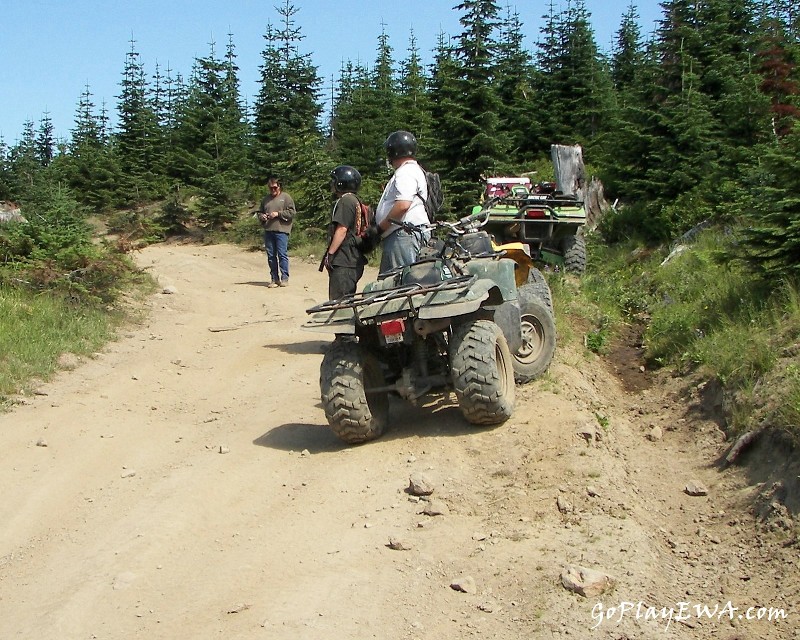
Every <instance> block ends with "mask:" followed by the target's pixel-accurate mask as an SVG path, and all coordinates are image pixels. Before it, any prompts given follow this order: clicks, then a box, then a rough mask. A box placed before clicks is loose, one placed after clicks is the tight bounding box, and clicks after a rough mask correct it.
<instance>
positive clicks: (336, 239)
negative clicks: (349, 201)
mask: <svg viewBox="0 0 800 640" xmlns="http://www.w3.org/2000/svg"><path fill="white" fill-rule="evenodd" d="M346 237H347V227H343V226H342V225H340V224H337V225H336V231H334V232H333V237H332V238H331V243H330V245H329V246H328V253H329V254H331V255H333V254H334V253H336V252H337V251H338V250H339V247H341V246H342V243H343V242H344V239H345V238H346Z"/></svg>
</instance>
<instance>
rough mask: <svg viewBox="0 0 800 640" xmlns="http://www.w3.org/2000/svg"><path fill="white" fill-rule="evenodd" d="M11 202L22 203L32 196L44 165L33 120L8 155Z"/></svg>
mask: <svg viewBox="0 0 800 640" xmlns="http://www.w3.org/2000/svg"><path fill="white" fill-rule="evenodd" d="M8 159H9V182H10V191H11V198H10V199H11V200H14V201H22V200H25V199H26V198H27V197H29V196H30V194H31V192H32V190H33V189H34V186H35V184H36V179H37V178H38V175H39V172H40V171H41V169H42V164H41V162H40V160H39V157H38V154H37V152H36V133H35V131H34V127H33V121H32V120H26V121H25V123H24V124H23V126H22V138H21V139H20V140H19V142H17V144H15V145H14V146H13V147H11V149H10V150H9V153H8Z"/></svg>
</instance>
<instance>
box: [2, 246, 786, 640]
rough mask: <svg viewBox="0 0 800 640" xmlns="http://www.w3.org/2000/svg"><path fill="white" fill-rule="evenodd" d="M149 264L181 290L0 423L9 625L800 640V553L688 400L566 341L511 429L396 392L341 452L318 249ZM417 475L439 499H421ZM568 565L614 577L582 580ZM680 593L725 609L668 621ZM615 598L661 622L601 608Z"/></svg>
mask: <svg viewBox="0 0 800 640" xmlns="http://www.w3.org/2000/svg"><path fill="white" fill-rule="evenodd" d="M137 260H138V262H139V263H140V265H141V266H142V267H144V268H146V269H148V270H150V271H151V272H152V273H153V275H155V276H156V277H157V278H158V280H159V282H160V284H161V287H171V288H172V289H171V290H174V293H170V294H166V293H159V294H157V295H155V296H154V297H153V299H152V309H151V313H150V314H149V316H148V318H147V319H146V321H144V322H143V324H142V325H141V326H137V327H133V328H131V329H129V330H128V331H126V332H124V334H123V335H122V336H121V338H120V340H119V341H117V342H115V343H113V344H111V345H109V346H108V348H107V349H105V350H104V351H103V352H102V353H98V354H97V355H96V357H95V358H93V359H90V360H87V361H86V362H84V363H81V365H80V366H79V367H78V368H77V369H75V370H74V371H71V372H65V373H63V374H61V375H60V376H59V377H58V378H57V379H56V380H55V381H53V382H52V383H49V384H47V385H44V386H43V387H42V388H41V390H40V393H41V394H44V395H37V396H35V397H33V398H29V399H27V400H26V402H25V403H24V404H22V405H21V406H18V407H16V408H15V409H14V410H13V411H12V412H10V413H8V414H5V415H3V416H0V442H1V443H2V447H0V487H1V488H2V495H3V500H2V501H0V638H9V639H10V638H26V639H27V638H31V639H37V640H38V639H49V638H53V639H55V638H58V639H61V638H68V639H73V638H74V639H82V638H87V639H88V638H120V639H122V638H126V639H127V638H164V639H175V638H192V639H198V638H270V640H272V639H276V638H277V639H283V638H286V639H289V638H348V639H350V638H354V639H355V638H358V639H360V638H381V639H384V638H463V637H480V638H503V639H515V638H552V637H563V636H570V637H575V638H584V637H599V638H615V639H620V638H631V639H633V638H637V639H638V638H672V637H675V638H681V637H686V638H695V637H696V638H712V637H714V638H719V637H722V638H733V637H737V638H765V639H766V638H796V637H800V635H798V634H797V632H796V630H795V629H796V628H797V627H798V626H800V617H798V616H800V606H798V591H799V590H798V582H799V581H798V578H797V575H798V574H800V571H798V570H799V569H800V559H799V558H798V553H797V547H795V546H792V545H791V544H781V541H782V540H784V541H786V540H789V541H791V538H790V537H789V534H788V533H786V532H785V531H784V533H783V537H781V535H779V534H781V531H778V533H777V534H776V533H768V532H766V531H765V528H764V527H763V526H761V525H759V524H758V523H757V522H756V520H755V518H754V516H753V515H752V514H751V513H750V512H749V511H748V508H749V505H750V504H751V502H752V492H753V491H754V489H751V488H748V486H747V484H746V483H745V478H744V477H743V475H742V474H741V473H740V472H738V471H728V472H725V473H720V472H719V471H718V470H717V469H716V468H715V466H714V462H715V460H716V459H717V456H718V455H719V454H720V451H721V450H722V443H721V439H720V432H719V431H718V430H717V427H716V425H714V424H713V423H711V422H708V421H704V420H702V419H700V418H697V417H696V415H695V413H693V411H692V403H693V402H694V400H693V399H692V398H680V397H677V396H675V395H674V394H671V393H670V392H668V391H667V390H666V389H667V388H668V387H669V385H664V386H662V385H655V386H653V387H651V388H650V389H649V390H645V391H641V392H637V393H626V392H625V391H624V390H623V389H622V387H621V386H620V385H619V384H618V382H617V381H616V379H615V378H614V377H613V375H612V374H610V373H609V372H608V370H607V369H606V368H605V367H604V365H603V364H602V362H601V361H599V360H597V359H596V358H595V357H594V356H587V355H586V354H583V353H579V352H577V351H570V350H568V349H564V348H561V349H559V351H558V354H557V361H556V362H555V363H554V365H553V366H552V367H551V371H550V372H549V373H548V375H546V376H545V378H544V379H542V380H541V381H537V382H536V383H534V384H531V385H528V386H526V387H524V388H521V389H518V403H517V410H516V413H515V415H514V417H513V418H512V420H510V421H509V422H508V423H506V424H505V425H502V426H500V427H498V428H495V429H488V430H484V429H477V430H476V429H474V428H471V427H469V426H468V425H467V424H465V423H464V421H463V420H462V418H461V416H460V413H459V411H458V409H457V407H456V405H455V403H454V400H453V398H452V397H449V396H445V397H437V398H432V399H431V400H430V401H429V402H428V405H427V406H425V407H420V408H414V407H410V406H409V405H407V404H403V403H400V402H397V403H394V404H393V405H392V409H391V422H392V427H391V429H390V431H389V432H388V433H387V434H386V435H385V436H384V437H383V438H381V439H380V440H378V441H375V442H372V443H369V444H367V445H364V446H360V447H346V446H344V445H342V444H341V443H340V442H339V441H338V440H336V438H334V437H333V436H332V434H331V433H330V432H329V431H328V429H327V426H326V423H325V418H324V415H323V412H322V409H321V407H320V405H319V388H318V372H319V364H320V361H321V349H322V347H323V346H324V344H325V343H326V342H327V341H328V340H329V337H327V336H326V335H325V334H313V333H308V332H305V331H302V330H301V329H300V325H301V323H302V322H303V321H304V319H305V312H304V311H305V309H306V308H307V307H309V306H311V305H312V304H314V303H316V302H319V301H321V300H323V299H324V298H325V297H326V296H325V293H326V291H327V281H326V278H325V276H324V275H323V274H320V273H318V272H317V270H316V266H315V265H313V264H310V263H303V262H300V261H293V263H292V278H291V284H290V286H289V287H287V288H285V289H268V288H266V287H265V286H264V285H265V284H266V276H265V264H264V258H263V256H262V255H260V254H257V253H246V252H242V251H241V250H239V249H236V248H233V247H228V246H210V247H200V246H194V245H192V246H188V245H187V246H179V245H161V246H154V247H150V248H148V249H146V250H144V251H143V252H141V253H140V254H139V255H138V256H137ZM367 277H369V274H368V276H367ZM654 427H658V429H654ZM648 435H649V436H650V437H649V438H648ZM42 445H46V446H42ZM414 472H422V473H424V474H425V475H426V476H427V477H428V478H429V479H430V480H431V481H432V482H433V483H434V485H435V491H434V494H433V496H432V502H430V503H429V502H425V501H418V500H417V499H412V497H411V496H409V495H408V494H407V493H406V492H405V489H406V487H407V486H408V480H409V476H410V475H411V474H412V473H414ZM691 481H696V482H698V483H702V484H704V485H705V487H706V488H707V489H708V495H706V496H695V497H693V496H689V495H687V494H686V492H685V491H684V488H685V486H686V484H687V483H689V482H691ZM762 489H763V487H762ZM559 498H560V500H559ZM431 504H434V506H436V510H438V511H442V512H443V514H442V515H425V514H424V513H422V512H423V510H424V509H425V507H426V506H430V505H431ZM390 537H395V538H399V539H401V540H402V541H403V542H404V544H405V545H406V546H408V547H410V548H408V549H406V550H394V549H390V548H389V547H388V546H387V543H388V541H389V538H390ZM565 564H572V565H580V566H583V567H588V568H591V569H597V570H600V571H602V572H604V573H606V574H608V575H609V576H611V577H612V578H613V579H614V582H615V586H614V587H613V589H611V590H610V591H607V592H606V593H604V594H603V595H600V596H595V597H588V598H584V597H582V596H579V595H576V594H574V593H571V592H569V591H567V590H565V589H564V587H563V586H562V584H561V580H560V576H561V573H562V570H563V566H564V565H565ZM467 577H470V578H472V580H473V581H474V593H472V592H471V591H473V589H472V588H471V586H470V585H471V584H472V583H470V582H469V581H467V580H465V578H467ZM456 581H462V582H463V583H464V584H466V585H467V586H468V588H467V591H468V592H466V593H465V592H461V591H457V590H455V589H453V588H452V587H451V584H453V583H454V582H456ZM683 601H685V602H690V603H691V605H692V606H694V605H698V604H699V605H705V606H708V607H709V608H711V609H713V608H714V607H715V606H718V607H720V609H721V615H718V616H717V618H714V619H709V618H707V617H702V618H700V619H698V617H697V616H696V615H695V614H694V611H695V610H694V609H691V611H690V613H688V614H687V613H686V611H684V614H683V615H682V616H680V617H683V618H684V619H683V620H680V621H678V620H676V619H673V620H672V622H671V623H670V624H667V623H668V622H669V620H667V619H664V618H662V617H661V613H660V610H661V609H662V607H666V608H669V607H673V608H675V614H674V616H675V617H678V616H679V613H680V612H679V605H678V603H680V602H683ZM623 602H630V603H633V604H634V605H635V604H638V603H639V602H641V603H643V606H645V607H646V606H651V607H655V608H657V609H658V610H659V615H658V616H657V617H656V618H655V619H653V616H652V614H651V616H650V619H646V618H647V616H646V615H645V613H646V609H640V610H639V611H638V613H639V615H638V616H637V611H636V610H634V611H626V612H625V613H624V615H619V614H615V615H614V616H612V618H613V619H611V620H605V621H603V622H602V623H599V624H598V622H599V618H598V615H599V612H600V611H601V610H602V611H607V610H608V608H609V607H615V606H617V607H618V606H619V605H620V604H621V603H623ZM726 603H730V606H731V607H737V610H736V611H735V612H732V611H731V610H730V609H722V607H724V606H725V605H726ZM751 606H755V607H767V608H769V607H773V608H783V609H784V610H785V613H786V615H787V618H788V619H786V620H782V621H778V622H775V621H772V622H769V621H766V620H761V621H757V620H747V619H746V613H747V612H746V610H747V608H748V607H751ZM729 614H731V615H729ZM752 614H753V615H755V611H754V612H752ZM739 616H742V617H741V618H740V617H739ZM731 618H732V619H731Z"/></svg>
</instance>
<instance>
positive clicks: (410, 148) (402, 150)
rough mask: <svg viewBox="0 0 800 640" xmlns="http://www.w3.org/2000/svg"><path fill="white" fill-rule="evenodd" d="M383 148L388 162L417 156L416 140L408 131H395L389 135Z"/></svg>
mask: <svg viewBox="0 0 800 640" xmlns="http://www.w3.org/2000/svg"><path fill="white" fill-rule="evenodd" d="M383 146H384V148H385V149H386V157H387V158H389V160H397V158H413V157H414V156H415V155H417V139H416V138H415V137H414V134H413V133H409V132H408V131H395V132H394V133H391V134H389V137H388V138H386V142H384V143H383Z"/></svg>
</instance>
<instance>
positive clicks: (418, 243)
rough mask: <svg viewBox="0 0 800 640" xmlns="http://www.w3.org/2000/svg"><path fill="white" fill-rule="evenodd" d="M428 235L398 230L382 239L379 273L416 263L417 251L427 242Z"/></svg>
mask: <svg viewBox="0 0 800 640" xmlns="http://www.w3.org/2000/svg"><path fill="white" fill-rule="evenodd" d="M429 237H430V234H429V233H422V232H421V231H414V232H410V231H406V230H405V229H398V230H397V231H394V232H392V233H390V234H389V235H388V236H386V237H385V238H384V239H383V242H382V243H381V245H382V246H383V255H382V256H381V266H380V272H381V273H383V272H384V271H389V270H390V269H394V268H395V267H402V266H404V265H407V264H411V263H413V262H416V261H417V257H418V256H419V250H420V249H421V248H422V245H423V243H425V242H427V241H428V238H429Z"/></svg>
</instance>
